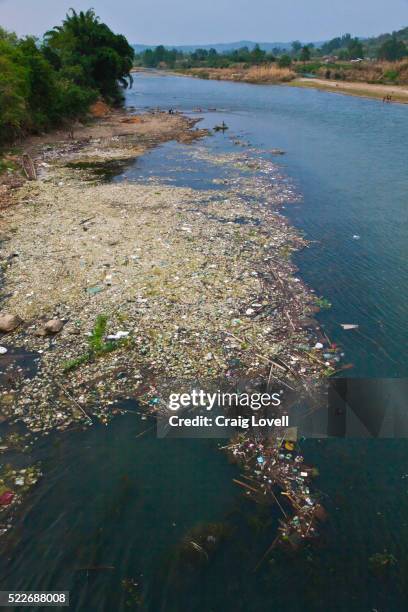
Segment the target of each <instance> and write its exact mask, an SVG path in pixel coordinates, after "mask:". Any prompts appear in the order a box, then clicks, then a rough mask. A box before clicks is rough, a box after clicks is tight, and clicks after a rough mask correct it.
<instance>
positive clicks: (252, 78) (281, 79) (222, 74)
mask: <svg viewBox="0 0 408 612" xmlns="http://www.w3.org/2000/svg"><path fill="white" fill-rule="evenodd" d="M188 73H189V74H191V75H193V76H197V77H200V78H204V79H205V78H206V79H217V80H222V81H237V82H241V81H243V82H246V83H286V82H288V81H291V80H292V79H294V78H295V77H296V74H295V73H294V72H293V71H292V70H290V69H289V68H279V66H276V65H275V64H268V65H266V66H250V67H249V68H247V67H245V66H244V65H243V64H236V65H235V66H231V67H229V68H192V69H191V70H189V71H188Z"/></svg>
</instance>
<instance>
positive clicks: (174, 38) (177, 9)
mask: <svg viewBox="0 0 408 612" xmlns="http://www.w3.org/2000/svg"><path fill="white" fill-rule="evenodd" d="M70 7H73V8H75V9H76V10H81V9H87V8H89V7H93V8H94V9H95V11H96V13H97V14H98V15H99V16H100V17H101V19H102V20H103V21H105V22H106V23H108V25H109V26H110V27H111V28H112V29H113V30H115V31H117V32H121V33H123V34H125V35H126V36H127V37H128V38H129V40H130V42H132V43H151V44H153V43H155V44H157V43H164V44H195V43H201V44H204V43H217V42H232V41H236V40H242V39H247V40H258V41H263V42H269V41H270V42H273V41H275V42H276V41H291V40H294V39H300V40H302V41H305V42H307V41H312V40H322V39H327V38H332V37H334V36H337V35H338V34H342V33H345V32H350V33H351V34H355V35H360V36H368V35H372V34H380V33H382V32H387V31H390V30H396V29H400V28H401V27H404V26H408V0H253V1H252V2H251V1H250V0H0V25H2V26H3V27H5V28H7V29H9V30H15V31H16V32H17V33H18V34H28V33H32V34H36V35H40V34H42V33H43V32H44V31H46V30H47V29H49V28H50V27H52V26H53V25H55V24H57V23H58V22H60V21H61V19H62V18H63V17H64V15H65V13H66V12H67V10H68V9H69V8H70Z"/></svg>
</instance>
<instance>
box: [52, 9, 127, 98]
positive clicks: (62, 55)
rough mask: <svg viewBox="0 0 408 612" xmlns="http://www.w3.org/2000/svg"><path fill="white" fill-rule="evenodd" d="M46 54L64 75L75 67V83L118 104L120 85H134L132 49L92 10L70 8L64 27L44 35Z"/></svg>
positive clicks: (124, 39) (120, 96)
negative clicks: (95, 91)
mask: <svg viewBox="0 0 408 612" xmlns="http://www.w3.org/2000/svg"><path fill="white" fill-rule="evenodd" d="M44 53H45V54H46V55H48V56H49V57H53V58H54V63H55V64H57V65H58V66H59V69H60V70H61V72H62V73H64V71H65V70H66V69H68V72H69V70H70V68H72V67H73V66H74V67H76V68H77V70H76V77H75V84H76V85H79V86H84V87H90V88H92V89H95V90H97V91H98V92H99V93H100V94H102V96H104V97H105V98H106V99H108V100H110V101H113V102H119V101H120V100H121V99H122V94H121V90H120V86H122V87H127V86H129V84H131V75H130V70H131V68H132V65H133V59H134V50H133V48H132V47H131V46H130V45H129V43H128V42H127V40H126V38H125V37H124V36H122V35H118V34H114V33H113V32H112V30H111V29H110V28H109V27H108V26H107V25H106V24H104V23H101V22H100V21H99V18H98V17H97V16H96V15H95V13H94V11H93V10H88V11H86V12H83V11H81V12H80V13H77V12H76V11H74V10H73V9H71V11H70V12H69V13H68V14H67V16H66V17H65V19H64V21H63V23H62V25H61V26H56V27H55V28H53V29H52V30H50V31H49V32H47V33H46V34H45V36H44ZM58 66H57V67H58Z"/></svg>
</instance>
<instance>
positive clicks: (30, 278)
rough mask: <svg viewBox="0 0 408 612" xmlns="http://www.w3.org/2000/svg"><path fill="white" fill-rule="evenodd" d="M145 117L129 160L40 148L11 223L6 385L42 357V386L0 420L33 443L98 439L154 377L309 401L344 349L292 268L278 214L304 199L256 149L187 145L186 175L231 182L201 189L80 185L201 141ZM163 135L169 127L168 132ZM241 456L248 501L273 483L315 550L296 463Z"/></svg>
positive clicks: (119, 144)
mask: <svg viewBox="0 0 408 612" xmlns="http://www.w3.org/2000/svg"><path fill="white" fill-rule="evenodd" d="M149 117H150V119H148V118H143V120H141V121H140V122H137V123H135V124H132V129H135V130H138V132H137V142H136V141H135V140H133V141H132V143H133V144H131V145H129V142H128V140H126V138H127V136H125V134H123V135H122V136H121V135H120V134H119V135H118V134H117V133H113V135H112V134H111V135H110V136H107V135H103V136H101V137H100V138H95V137H93V138H87V139H86V141H83V142H82V141H81V142H77V141H69V142H68V143H62V145H61V146H60V147H58V146H53V147H50V146H46V147H44V148H43V149H40V151H39V152H38V156H37V158H36V167H37V169H39V172H38V173H37V175H38V176H37V180H36V181H29V182H27V183H26V184H25V185H24V186H23V187H22V188H21V189H20V191H19V199H20V203H19V205H18V206H15V207H13V208H12V209H11V210H9V211H8V215H7V225H5V230H4V232H3V238H4V241H3V252H2V255H1V259H0V265H1V267H2V270H3V274H4V280H5V288H4V289H3V295H2V297H3V304H4V306H3V308H2V312H1V313H0V322H1V324H2V325H3V333H4V335H3V336H2V337H1V339H0V340H1V342H0V344H1V346H2V347H4V349H5V350H6V351H7V353H4V351H3V355H1V356H0V375H1V376H3V377H5V378H6V379H8V378H10V379H11V378H12V376H13V368H14V369H15V363H13V360H12V359H10V357H11V356H12V355H11V353H12V349H13V347H18V348H19V351H20V352H21V353H24V354H26V353H30V354H34V355H35V356H36V371H35V373H34V374H33V375H32V376H25V375H24V370H21V372H20V374H21V375H19V376H18V377H17V379H16V380H15V381H13V382H14V384H13V385H12V386H7V388H4V387H3V388H2V390H1V391H0V402H1V405H0V419H8V420H9V421H11V422H20V423H23V424H24V425H25V426H26V427H27V429H28V430H29V431H31V432H34V433H46V432H49V431H50V430H52V429H59V430H66V429H68V428H71V427H75V426H76V427H77V426H80V427H86V426H89V425H91V424H92V423H94V422H96V421H99V422H101V423H103V424H107V423H108V422H109V420H110V419H111V418H113V417H114V416H115V415H117V414H120V413H121V412H122V408H121V407H120V404H119V403H118V402H119V401H122V400H128V399H129V400H136V401H137V400H139V398H140V396H141V395H143V394H145V392H146V388H154V389H155V392H156V393H157V395H158V396H160V381H162V380H163V377H164V376H165V377H166V378H167V379H171V380H197V379H207V380H215V379H220V378H223V377H226V378H227V379H228V378H229V377H230V376H232V375H237V374H239V373H242V374H244V375H245V376H247V377H257V376H261V377H263V378H264V379H265V380H268V381H274V382H276V383H279V384H281V385H283V386H284V387H288V388H292V385H293V384H295V383H296V385H299V384H300V385H301V386H304V387H305V388H310V387H313V386H315V385H317V384H318V381H319V378H320V377H321V376H322V375H325V374H326V375H327V374H331V373H332V372H333V371H334V368H335V367H337V366H336V365H335V364H336V363H337V361H338V360H339V359H340V358H341V353H340V349H338V348H337V347H334V346H333V345H332V343H330V340H329V339H328V338H327V337H326V336H325V335H324V334H323V333H322V332H321V331H320V330H319V326H318V323H317V322H316V320H315V319H314V314H315V313H316V312H318V311H319V308H320V306H319V299H318V298H317V297H316V296H315V295H314V293H313V290H310V289H309V288H307V287H306V286H305V285H304V283H303V282H302V281H301V279H300V278H298V277H297V276H296V268H295V266H294V265H293V263H292V261H291V255H292V254H293V253H294V252H295V251H297V250H299V249H302V248H306V247H307V244H308V243H307V241H306V240H305V239H304V238H303V237H302V236H300V235H299V233H298V232H296V231H295V229H294V228H293V227H291V226H290V225H289V224H288V222H287V220H286V219H285V218H284V216H283V215H282V214H281V213H280V212H279V210H280V208H281V207H282V206H284V205H286V204H289V203H291V202H293V201H296V200H297V199H298V197H299V196H298V194H297V193H296V190H295V189H294V188H293V186H292V185H291V184H290V182H289V181H288V180H287V178H286V177H284V176H283V175H282V173H281V171H280V170H279V168H278V167H277V166H276V164H274V163H273V162H272V161H270V160H265V159H262V158H260V157H257V154H256V151H253V150H251V151H243V150H242V149H240V151H239V153H225V154H223V155H212V154H211V153H210V151H209V150H206V149H205V147H203V146H200V145H199V144H195V145H194V146H192V147H191V149H190V154H191V162H192V164H194V161H195V159H202V158H204V157H205V158H207V159H211V163H213V164H219V165H220V166H222V165H227V166H228V168H229V169H230V170H231V172H228V173H227V178H225V179H224V180H223V181H222V185H220V188H218V186H217V187H216V188H214V185H212V187H213V188H212V189H211V190H205V189H203V190H195V189H191V188H181V187H174V186H168V185H164V184H161V183H160V179H159V178H154V177H152V178H153V181H152V182H149V184H146V185H141V184H136V183H130V182H127V181H125V180H124V181H122V182H119V181H116V182H115V183H107V182H103V181H101V180H99V179H98V176H97V175H94V176H93V178H94V179H95V180H92V181H90V180H89V176H90V174H91V175H92V168H89V167H87V168H85V167H84V168H83V169H80V168H79V167H78V165H76V167H73V165H75V164H76V163H77V162H84V160H85V161H91V162H94V161H95V160H102V161H106V160H109V159H115V160H118V159H126V158H129V156H130V155H133V156H134V155H135V154H136V149H135V147H136V145H137V146H138V147H139V148H143V147H144V148H146V147H147V146H150V145H152V144H157V142H163V141H165V140H166V139H168V138H177V140H178V141H184V140H186V141H191V140H193V139H195V138H197V136H198V135H199V133H198V132H199V131H198V130H191V127H192V126H193V125H194V122H195V121H193V120H191V121H189V122H188V121H187V122H184V123H183V120H182V118H181V117H177V116H176V115H168V114H164V113H158V114H157V116H156V115H155V114H154V113H151V114H150V115H149ZM150 120H151V121H153V120H154V123H153V128H152V129H150V131H149V130H148V127H147V126H149V125H150V124H149V121H150ZM166 121H170V122H174V121H175V122H176V124H174V123H172V124H171V125H170V127H169V128H166V129H164V127H163V126H165V125H166ZM177 122H178V123H177ZM121 125H122V128H123V126H125V127H124V129H130V127H129V126H128V128H126V125H127V124H121ZM177 126H178V128H177V129H178V132H177V130H176V127H177ZM115 129H119V128H117V126H116V127H115ZM161 129H163V130H164V132H163V133H161V132H160V130H161ZM183 134H184V136H185V138H184V137H183ZM201 135H202V134H201ZM190 137H191V138H190ZM129 146H130V148H129ZM132 147H133V148H132ZM44 254H46V255H44ZM8 327H10V329H8ZM6 358H8V359H6ZM250 443H252V442H251V441H247V442H245V443H244V442H242V445H241V446H240V445H238V446H237V447H236V450H237V455H239V453H244V454H245V457H246V459H245V463H246V465H251V466H252V465H253V467H254V468H256V470H254V472H253V473H252V474H251V476H250V477H251V478H255V481H256V483H257V490H261V491H262V487H261V485H262V486H263V487H264V488H265V487H266V488H268V489H269V484H271V483H269V480H271V481H272V483H274V484H275V485H276V484H277V485H279V486H281V487H282V491H285V492H286V494H287V498H288V500H289V501H290V503H291V505H292V507H293V508H294V509H296V514H295V516H294V517H293V518H292V519H291V521H289V520H285V529H287V530H289V531H288V534H289V537H291V535H292V534H294V533H300V535H301V537H310V536H312V535H313V534H314V533H315V517H316V511H317V503H316V501H315V500H314V498H313V497H312V496H311V495H310V494H309V493H307V492H306V491H307V489H308V479H307V478H306V477H304V476H302V475H301V470H300V467H298V466H299V465H300V462H299V461H295V458H293V460H292V459H290V460H289V459H288V458H287V455H288V454H290V455H291V453H290V452H286V453H284V456H285V459H281V458H280V455H281V454H282V453H281V449H280V448H275V447H274V446H271V448H270V449H269V447H265V448H264V449H263V453H260V449H259V448H257V447H256V446H255V447H250V446H249V444H250ZM254 444H255V443H254ZM261 450H262V449H261ZM286 450H287V449H286ZM252 451H253V452H252ZM296 456H298V455H296ZM258 457H263V459H264V461H263V462H262V465H261V463H260V462H259V461H257V458H258ZM273 462H274V463H273ZM295 470H298V471H297V472H296V471H295ZM256 472H260V474H258V473H256ZM247 476H248V474H247ZM260 487H261V488H260ZM270 488H271V490H272V487H270ZM265 490H266V489H265ZM308 500H310V502H309V501H308ZM308 521H309V522H308Z"/></svg>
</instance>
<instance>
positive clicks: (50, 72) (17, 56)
mask: <svg viewBox="0 0 408 612" xmlns="http://www.w3.org/2000/svg"><path fill="white" fill-rule="evenodd" d="M133 59H134V51H133V48H132V47H131V46H130V45H129V43H128V42H127V40H126V38H125V37H124V36H122V35H118V34H114V33H113V32H112V30H110V28H109V27H108V26H107V25H106V24H104V23H102V22H101V21H100V20H99V18H98V17H97V16H96V15H95V13H94V12H93V11H92V10H88V11H86V12H82V11H81V12H80V13H76V12H75V11H74V10H71V11H70V13H69V14H67V16H66V18H65V19H64V21H63V22H62V24H61V25H60V26H56V27H54V28H53V29H52V30H50V31H48V32H46V33H45V34H44V36H43V38H42V39H41V40H38V39H36V38H34V37H31V36H28V37H25V38H22V39H21V38H18V37H17V36H16V34H14V33H10V32H7V31H6V30H4V29H3V28H0V146H1V145H4V144H5V143H8V142H11V141H14V140H16V139H17V138H20V137H24V136H25V135H27V134H29V133H38V132H42V131H44V130H47V129H50V128H53V127H56V126H58V125H61V124H64V122H69V121H72V120H73V119H76V118H78V117H81V116H83V115H85V114H86V113H87V111H88V109H89V106H90V105H91V103H92V102H94V101H95V100H97V99H98V98H100V97H102V98H104V99H105V100H106V101H107V102H108V103H109V104H118V103H120V101H121V95H122V93H121V92H122V88H123V87H127V86H128V85H129V84H130V82H131V76H130V70H131V68H132V64H133Z"/></svg>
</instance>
